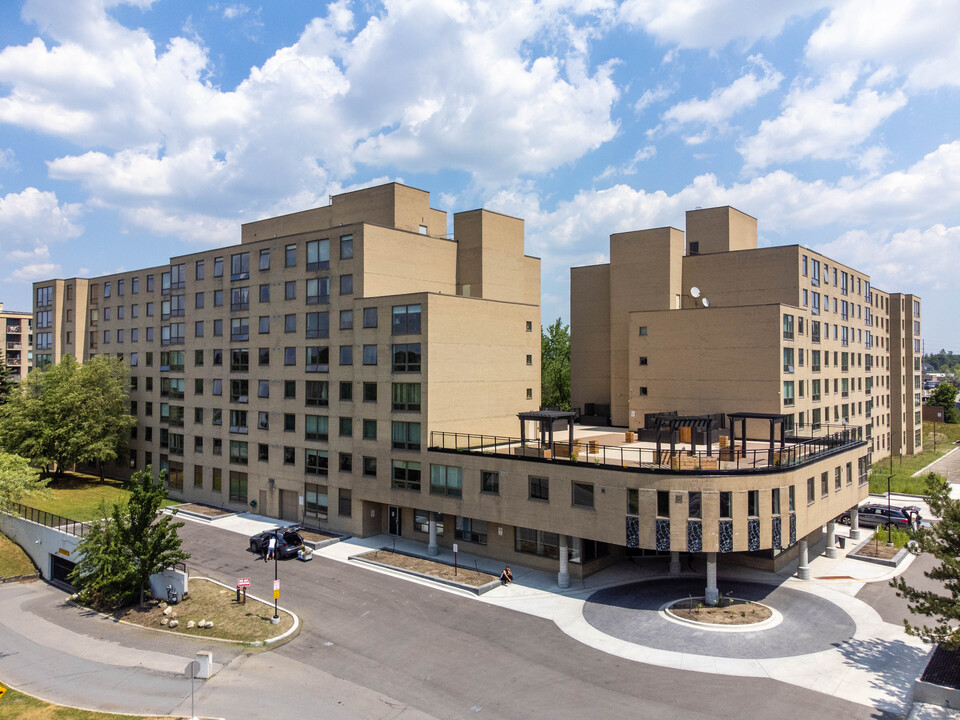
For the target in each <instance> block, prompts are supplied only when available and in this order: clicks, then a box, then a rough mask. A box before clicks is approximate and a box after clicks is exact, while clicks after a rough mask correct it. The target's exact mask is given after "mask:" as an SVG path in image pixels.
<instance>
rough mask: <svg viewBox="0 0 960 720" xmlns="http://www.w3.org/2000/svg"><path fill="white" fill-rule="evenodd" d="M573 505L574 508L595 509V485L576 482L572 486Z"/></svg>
mask: <svg viewBox="0 0 960 720" xmlns="http://www.w3.org/2000/svg"><path fill="white" fill-rule="evenodd" d="M571 503H572V505H573V506H574V507H581V508H591V509H592V508H593V485H592V484H591V483H583V482H575V483H573V485H572V496H571Z"/></svg>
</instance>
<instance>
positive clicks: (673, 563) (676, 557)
mask: <svg viewBox="0 0 960 720" xmlns="http://www.w3.org/2000/svg"><path fill="white" fill-rule="evenodd" d="M670 574H671V575H679V574H680V553H679V552H678V551H671V552H670Z"/></svg>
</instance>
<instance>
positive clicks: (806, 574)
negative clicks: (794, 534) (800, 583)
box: [797, 539, 810, 580]
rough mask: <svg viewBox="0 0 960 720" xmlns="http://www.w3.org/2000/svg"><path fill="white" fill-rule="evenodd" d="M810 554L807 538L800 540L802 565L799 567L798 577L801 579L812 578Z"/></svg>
mask: <svg viewBox="0 0 960 720" xmlns="http://www.w3.org/2000/svg"><path fill="white" fill-rule="evenodd" d="M809 562H810V560H809V554H808V551H807V541H806V539H804V540H801V541H800V565H799V566H798V567H797V577H798V578H800V579H801V580H809V579H810V565H809Z"/></svg>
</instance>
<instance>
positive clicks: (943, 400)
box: [927, 383, 960, 423]
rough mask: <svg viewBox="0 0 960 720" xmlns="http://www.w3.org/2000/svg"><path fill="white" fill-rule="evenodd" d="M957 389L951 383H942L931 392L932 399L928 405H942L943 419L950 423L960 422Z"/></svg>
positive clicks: (928, 401)
mask: <svg viewBox="0 0 960 720" xmlns="http://www.w3.org/2000/svg"><path fill="white" fill-rule="evenodd" d="M956 401H957V389H956V388H955V387H954V386H953V385H951V384H950V383H940V384H939V385H937V387H936V389H935V390H934V391H933V392H932V393H930V399H929V400H927V405H942V406H943V409H944V412H943V420H944V422H948V423H958V422H960V412H957V406H956Z"/></svg>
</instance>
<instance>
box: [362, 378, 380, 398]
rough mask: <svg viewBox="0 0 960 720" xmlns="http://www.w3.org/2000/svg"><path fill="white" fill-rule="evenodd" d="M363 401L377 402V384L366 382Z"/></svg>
mask: <svg viewBox="0 0 960 720" xmlns="http://www.w3.org/2000/svg"><path fill="white" fill-rule="evenodd" d="M363 401H364V402H374V403H375V402H376V401H377V384H376V383H375V382H365V383H364V384H363Z"/></svg>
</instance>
